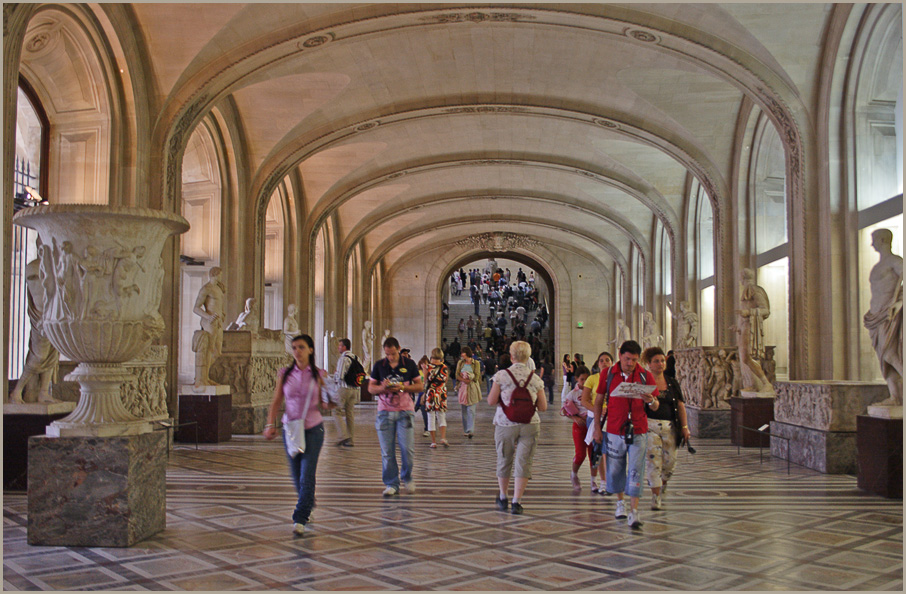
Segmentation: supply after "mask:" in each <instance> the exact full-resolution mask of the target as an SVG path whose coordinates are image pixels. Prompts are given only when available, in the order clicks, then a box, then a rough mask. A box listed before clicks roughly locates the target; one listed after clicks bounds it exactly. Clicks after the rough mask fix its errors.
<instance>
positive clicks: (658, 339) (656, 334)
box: [642, 311, 664, 349]
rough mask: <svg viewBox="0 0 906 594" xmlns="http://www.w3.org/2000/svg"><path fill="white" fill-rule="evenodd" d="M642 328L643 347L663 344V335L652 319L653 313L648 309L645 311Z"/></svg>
mask: <svg viewBox="0 0 906 594" xmlns="http://www.w3.org/2000/svg"><path fill="white" fill-rule="evenodd" d="M642 328H643V330H644V331H643V333H642V348H643V349H647V348H649V347H663V346H664V344H663V343H664V337H663V336H662V335H661V333H660V328H658V327H657V322H655V321H654V314H653V313H651V312H650V311H646V312H645V316H644V324H643V326H642Z"/></svg>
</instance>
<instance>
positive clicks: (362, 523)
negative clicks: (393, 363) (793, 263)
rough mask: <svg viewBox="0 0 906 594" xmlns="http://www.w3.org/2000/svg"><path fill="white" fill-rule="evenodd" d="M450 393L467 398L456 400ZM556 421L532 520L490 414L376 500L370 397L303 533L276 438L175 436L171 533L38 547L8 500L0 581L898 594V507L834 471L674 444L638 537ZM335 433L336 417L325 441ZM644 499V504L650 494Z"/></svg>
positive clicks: (546, 432)
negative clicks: (572, 478)
mask: <svg viewBox="0 0 906 594" xmlns="http://www.w3.org/2000/svg"><path fill="white" fill-rule="evenodd" d="M454 400H455V399H454ZM553 408H554V407H552V410H550V411H548V412H547V413H545V414H544V423H543V427H542V437H541V443H540V445H539V447H538V450H537V455H536V458H535V466H534V472H535V478H533V479H532V480H531V482H530V483H529V489H528V491H527V493H526V497H525V498H524V505H525V514H524V515H522V516H513V515H510V514H508V513H502V512H498V511H496V510H495V508H494V503H493V501H494V497H495V494H496V480H495V478H494V468H495V465H494V460H495V454H494V445H493V431H492V426H491V424H490V419H491V412H492V411H491V410H490V408H489V407H488V406H487V405H486V404H484V403H483V404H481V405H480V406H479V417H478V418H479V422H478V428H477V431H476V436H475V438H474V439H472V440H467V439H466V438H464V437H463V436H462V432H461V430H457V429H461V425H460V416H459V410H458V405H457V404H455V403H453V404H452V410H451V411H450V412H449V413H448V417H449V421H450V427H451V436H452V439H451V447H450V448H448V449H445V448H441V449H436V450H432V449H429V447H428V444H429V440H428V438H424V437H422V436H421V432H418V433H417V434H416V435H417V438H416V442H417V447H416V454H415V455H416V459H415V474H414V477H415V481H416V484H417V492H416V493H415V494H411V495H410V494H403V495H400V496H399V497H397V498H392V499H384V498H382V497H381V490H382V485H381V482H380V466H381V463H380V451H379V448H378V444H377V437H376V434H375V431H374V425H373V421H374V408H373V405H369V404H362V405H359V407H358V408H357V414H358V419H359V421H360V423H359V430H358V431H359V433H358V434H357V437H356V447H355V448H336V447H332V446H329V445H325V449H324V451H323V452H322V455H321V460H320V465H319V468H318V487H317V507H316V509H315V512H314V516H313V521H312V523H311V524H309V531H308V532H307V533H306V534H305V536H304V537H301V538H298V537H293V535H292V534H291V524H290V520H289V516H290V513H291V511H292V507H293V504H294V502H295V500H294V496H293V492H292V488H291V486H290V479H289V476H288V471H287V468H286V461H285V457H284V454H283V451H282V449H281V444H280V443H279V442H267V441H265V440H263V439H262V438H259V437H257V436H238V437H235V438H234V439H233V440H232V441H230V442H227V443H224V444H219V445H202V446H201V447H199V449H198V450H197V451H196V450H195V448H194V446H186V445H182V444H179V445H177V446H176V448H175V449H174V450H173V452H172V453H171V457H170V463H169V468H168V475H167V528H166V530H165V531H164V532H162V533H160V534H158V535H156V536H154V537H152V538H150V539H147V540H145V541H143V542H142V543H139V544H137V545H136V546H134V547H132V548H128V549H113V548H75V547H72V548H70V547H33V546H29V545H28V544H26V511H27V505H26V497H25V495H24V494H23V493H12V492H7V493H4V498H3V588H4V590H38V589H40V590H83V589H88V590H270V589H277V590H288V589H300V590H495V591H497V590H841V589H842V590H894V591H902V589H903V523H902V520H903V504H902V501H888V500H885V499H882V498H880V497H875V496H870V495H866V494H864V493H862V492H861V491H859V490H858V489H857V488H856V480H855V477H853V476H828V475H822V474H820V473H817V472H814V471H811V470H808V469H805V468H800V467H796V466H793V468H792V470H791V473H790V474H789V475H788V474H787V468H786V463H785V462H783V461H780V460H776V459H771V458H766V459H765V461H764V463H760V462H759V453H758V450H757V449H755V450H745V449H744V450H742V452H741V453H740V454H739V455H737V450H736V448H735V447H732V446H730V445H729V443H728V442H727V441H726V440H700V441H698V442H697V443H696V444H695V445H696V446H697V448H698V451H697V453H696V454H695V455H694V456H692V455H690V454H689V453H688V452H686V451H682V452H681V454H680V461H679V465H678V468H677V472H676V475H675V477H674V479H673V481H672V482H671V488H670V491H671V493H670V498H669V500H668V507H667V509H666V510H665V511H660V512H653V511H649V510H648V506H647V505H646V506H644V507H643V509H644V511H643V514H642V519H643V521H644V526H643V527H642V529H641V530H638V531H633V530H632V529H630V528H629V527H627V526H626V523H625V520H616V519H614V517H613V509H614V502H613V497H603V496H598V495H592V494H591V493H590V492H589V489H588V478H587V475H586V474H585V469H583V470H582V474H581V476H582V480H583V491H582V492H581V493H579V494H573V491H572V489H571V488H570V485H569V462H570V460H571V457H572V444H571V439H570V428H569V424H568V422H567V421H566V420H565V419H563V418H562V417H559V416H557V412H556V411H554V410H553ZM333 441H335V428H334V426H333V425H332V423H331V422H328V433H327V442H326V443H328V444H329V443H333ZM649 501H650V498H649V497H648V496H647V491H646V497H645V499H643V504H644V503H648V502H649Z"/></svg>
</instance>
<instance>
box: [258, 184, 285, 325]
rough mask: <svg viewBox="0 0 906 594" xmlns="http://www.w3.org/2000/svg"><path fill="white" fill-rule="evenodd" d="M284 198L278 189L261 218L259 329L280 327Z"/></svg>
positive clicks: (281, 315)
mask: <svg viewBox="0 0 906 594" xmlns="http://www.w3.org/2000/svg"><path fill="white" fill-rule="evenodd" d="M285 201H286V194H285V193H284V192H283V188H282V186H281V188H280V189H278V190H277V191H276V192H274V194H273V195H272V196H271V199H270V202H268V204H267V210H266V211H265V215H264V304H263V307H262V308H261V326H262V328H282V327H283V249H284V237H285V220H286V217H285V209H284V205H285Z"/></svg>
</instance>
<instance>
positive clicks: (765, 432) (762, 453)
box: [736, 425, 790, 474]
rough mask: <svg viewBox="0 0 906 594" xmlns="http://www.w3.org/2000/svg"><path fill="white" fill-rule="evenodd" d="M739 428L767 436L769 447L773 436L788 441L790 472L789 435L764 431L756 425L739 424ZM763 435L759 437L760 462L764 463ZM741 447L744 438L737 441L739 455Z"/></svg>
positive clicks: (787, 457) (787, 470)
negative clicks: (784, 435)
mask: <svg viewBox="0 0 906 594" xmlns="http://www.w3.org/2000/svg"><path fill="white" fill-rule="evenodd" d="M739 428H740V429H743V430H745V431H752V432H754V433H757V434H758V435H759V436H761V437H767V438H768V447H770V440H771V438H772V437H776V438H777V439H782V440H783V441H785V442H787V443H786V473H787V474H789V473H790V438H789V437H783V436H781V435H772V434H771V433H770V432H768V431H762V430H761V429H755V428H754V427H746V426H745V425H739ZM761 437H759V439H758V462H759V463H760V464H764V440H763V439H761ZM741 447H742V439H740V440H739V442H737V444H736V455H737V456H738V455H739V449H740V448H741ZM772 455H773V454H772ZM782 459H783V458H781V460H782Z"/></svg>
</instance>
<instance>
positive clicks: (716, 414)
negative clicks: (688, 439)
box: [686, 406, 730, 438]
mask: <svg viewBox="0 0 906 594" xmlns="http://www.w3.org/2000/svg"><path fill="white" fill-rule="evenodd" d="M686 420H687V421H688V423H689V432H690V433H691V434H692V436H693V437H701V438H729V437H730V410H729V409H712V408H698V407H696V406H686Z"/></svg>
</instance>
